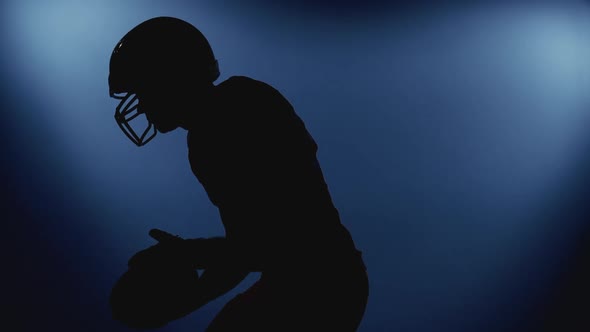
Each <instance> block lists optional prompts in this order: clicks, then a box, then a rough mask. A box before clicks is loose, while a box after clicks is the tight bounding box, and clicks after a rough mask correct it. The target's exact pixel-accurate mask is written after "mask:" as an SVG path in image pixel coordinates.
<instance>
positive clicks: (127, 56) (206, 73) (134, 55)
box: [108, 16, 220, 146]
mask: <svg viewBox="0 0 590 332" xmlns="http://www.w3.org/2000/svg"><path fill="white" fill-rule="evenodd" d="M219 74H220V73H219V65H218V62H217V59H216V58H215V56H214V54H213V50H212V49H211V46H210V44H209V42H208V40H207V39H206V38H205V36H204V35H203V34H202V33H201V32H200V31H199V30H198V29H197V28H196V27H194V26H193V25H191V24H190V23H188V22H186V21H183V20H181V19H178V18H174V17H166V16H161V17H155V18H151V19H149V20H147V21H144V22H142V23H140V24H139V25H137V26H135V27H134V28H133V29H131V30H130V31H129V32H128V33H127V34H125V35H124V36H123V38H121V40H119V42H118V43H117V44H116V46H115V48H114V49H113V52H112V54H111V58H110V63H109V77H108V83H109V94H110V96H111V97H112V98H115V99H118V100H119V104H118V106H117V107H116V110H115V121H116V122H117V124H118V125H119V127H120V128H121V130H122V131H123V133H125V135H126V136H127V137H128V138H129V139H130V140H131V141H132V142H133V143H135V145H137V146H142V145H145V144H147V143H148V142H149V141H151V140H152V139H153V138H154V137H155V136H156V134H157V132H158V129H157V124H156V125H155V124H154V123H153V121H151V120H150V118H149V114H146V115H147V116H146V120H147V125H146V127H145V129H143V130H140V131H136V130H135V129H134V128H133V127H132V126H131V124H130V122H131V121H132V120H134V119H136V118H137V117H138V116H139V115H141V114H145V113H146V112H145V109H144V107H142V102H144V106H148V105H145V103H146V101H145V100H143V99H144V97H143V96H150V97H151V99H152V100H153V99H154V98H153V96H154V95H161V96H162V98H161V99H164V102H162V101H160V102H159V103H158V105H157V107H156V108H158V109H157V110H156V111H157V112H160V113H165V112H166V110H163V109H161V108H162V107H161V106H162V105H163V104H165V101H166V99H171V98H174V97H175V96H178V95H179V94H182V93H184V92H187V91H188V90H187V89H189V90H190V89H194V88H199V87H201V86H206V85H207V84H209V85H210V84H211V83H213V82H214V81H215V80H217V78H218V77H219ZM153 108H154V107H151V108H150V109H151V110H152V111H153ZM152 115H154V114H152ZM165 116H166V114H157V116H154V117H155V118H160V119H161V118H163V117H165Z"/></svg>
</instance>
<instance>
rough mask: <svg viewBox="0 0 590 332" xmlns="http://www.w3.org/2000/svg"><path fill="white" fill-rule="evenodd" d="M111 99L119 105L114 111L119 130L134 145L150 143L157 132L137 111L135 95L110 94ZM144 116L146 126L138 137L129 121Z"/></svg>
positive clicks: (137, 104)
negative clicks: (117, 101) (115, 100)
mask: <svg viewBox="0 0 590 332" xmlns="http://www.w3.org/2000/svg"><path fill="white" fill-rule="evenodd" d="M111 97H112V98H115V99H118V100H120V102H119V105H118V106H117V108H116V110H115V121H116V122H117V124H118V125H119V128H121V131H123V133H124V134H125V136H127V137H128V138H129V139H130V140H131V141H132V142H133V143H135V145H137V146H143V145H145V144H147V143H148V142H149V141H151V140H152V139H153V138H154V137H156V134H157V133H158V131H157V130H156V127H155V126H154V124H153V123H152V122H151V121H150V120H149V119H148V118H147V116H145V113H144V112H142V111H141V110H140V109H139V107H138V106H139V103H138V98H137V95H136V94H135V93H131V92H127V93H114V92H113V93H111ZM142 114H143V115H144V118H145V121H146V122H147V125H146V126H145V129H144V130H143V131H142V134H141V135H138V134H137V132H136V131H135V129H134V128H133V126H132V125H131V121H132V120H134V119H136V118H137V117H138V116H140V115H142Z"/></svg>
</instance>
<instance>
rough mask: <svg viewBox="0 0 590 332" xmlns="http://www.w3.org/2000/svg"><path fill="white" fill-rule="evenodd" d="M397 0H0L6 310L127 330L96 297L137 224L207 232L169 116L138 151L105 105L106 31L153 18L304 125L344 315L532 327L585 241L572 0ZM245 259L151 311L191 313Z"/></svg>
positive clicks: (580, 35)
mask: <svg viewBox="0 0 590 332" xmlns="http://www.w3.org/2000/svg"><path fill="white" fill-rule="evenodd" d="M409 3H410V2H408V3H404V4H398V3H394V2H386V1H364V2H362V4H359V3H357V2H353V1H344V2H341V1H284V2H280V3H279V2H274V1H250V2H248V3H247V4H246V3H245V2H243V1H237V0H234V1H138V0H135V1H114V0H112V1H86V2H80V1H65V0H58V1H51V2H48V1H25V0H18V1H16V0H12V1H11V0H5V1H3V2H2V3H1V5H0V38H1V39H0V42H1V44H0V45H1V47H0V75H1V76H0V77H1V78H2V81H1V84H2V86H1V89H0V98H1V99H0V101H1V113H0V114H1V117H0V120H1V122H0V138H1V142H2V145H1V146H2V150H1V151H0V152H1V153H2V154H1V155H2V164H1V165H2V169H1V171H2V174H1V177H0V180H1V181H2V189H3V192H4V198H3V199H2V200H1V203H0V204H2V205H1V207H2V211H3V216H2V227H3V233H4V234H2V237H3V238H4V239H3V241H2V255H3V257H2V262H3V269H2V278H3V280H5V281H3V282H2V284H3V286H4V287H6V288H5V289H4V290H3V292H2V302H4V304H3V306H2V311H3V316H4V315H6V318H3V319H2V320H3V321H4V323H5V324H8V323H9V322H14V323H15V324H17V325H15V326H17V327H18V329H17V330H19V331H20V330H22V331H33V330H35V331H36V330H39V329H43V330H62V331H66V330H72V331H74V330H76V331H105V330H109V331H126V329H124V328H122V327H120V326H119V325H118V324H116V323H115V322H113V321H112V320H111V318H110V315H109V308H108V302H107V300H108V294H109V292H110V288H111V287H112V285H113V283H114V281H115V280H116V279H117V277H118V276H119V275H120V274H121V273H122V272H123V271H124V269H125V268H126V261H127V259H128V258H129V257H130V256H131V255H132V254H133V253H135V252H136V251H138V250H140V249H143V248H145V247H147V246H149V245H152V244H153V243H154V242H153V240H151V239H150V238H149V237H148V236H147V232H148V230H149V229H150V228H154V227H158V228H162V229H165V230H168V231H169V232H171V233H174V234H179V235H181V236H183V237H202V236H214V235H221V234H223V229H222V226H221V223H220V220H219V217H218V214H217V211H216V210H215V208H214V207H213V206H212V205H211V204H210V202H209V201H208V199H207V196H206V194H205V192H204V190H203V189H202V187H201V186H200V184H199V183H198V181H197V180H196V179H195V178H194V177H193V175H192V173H191V171H190V167H189V164H188V160H187V150H186V141H185V139H186V138H185V134H186V133H185V132H184V131H182V130H178V131H175V132H172V133H169V134H165V135H159V136H158V137H157V138H156V139H155V140H154V141H152V142H151V143H149V144H148V145H147V146H145V147H142V148H137V147H136V146H134V145H133V144H132V143H131V142H130V141H128V140H127V138H125V136H124V135H123V133H121V132H120V130H119V128H118V127H117V125H116V123H115V121H114V119H113V113H114V109H115V106H116V101H115V100H113V99H110V98H109V96H108V86H107V75H108V61H109V56H110V53H111V51H112V49H113V47H114V45H115V44H116V42H117V41H118V40H119V39H120V38H121V37H122V36H123V35H124V34H125V33H126V32H127V31H128V30H130V29H131V28H133V27H134V26H135V25H137V24H139V23H140V22H142V21H144V20H146V19H148V18H151V17H154V16H162V15H166V16H176V17H179V18H181V19H185V20H187V21H189V22H191V23H193V24H194V25H195V26H196V27H198V28H199V29H200V30H201V31H202V32H203V33H204V34H205V35H206V36H207V38H208V39H209V41H210V43H211V45H212V46H213V49H214V51H215V54H216V56H217V58H218V59H219V63H220V69H221V73H222V74H221V77H220V79H219V81H217V82H220V81H222V80H224V79H226V78H228V77H230V76H232V75H246V76H250V77H252V78H255V79H258V80H262V81H265V82H267V83H269V84H271V85H272V86H274V87H275V88H277V89H278V90H279V91H281V92H282V93H283V94H284V95H285V97H287V98H288V99H289V100H290V101H291V103H292V104H293V106H294V107H295V109H296V111H297V112H298V114H299V115H300V116H301V117H302V119H303V120H304V122H305V123H306V125H307V127H308V129H309V130H310V132H311V134H312V135H313V136H314V137H315V139H316V141H317V142H318V144H319V154H318V156H319V159H320V162H321V165H322V167H323V169H324V172H325V176H326V180H327V181H328V184H329V186H330V190H331V193H332V195H333V199H334V201H335V203H336V205H337V207H338V208H339V211H340V213H341V216H342V221H343V223H344V224H345V225H346V226H347V227H348V228H349V230H350V231H351V233H352V234H353V237H354V239H355V241H356V243H357V246H358V247H359V249H361V250H362V251H363V253H364V258H365V261H366V264H367V266H368V269H369V273H370V280H371V284H370V285H371V295H370V300H369V304H368V307H367V312H366V315H365V318H364V320H363V322H362V325H361V328H360V331H367V332H368V331H414V332H422V331H423V332H434V331H456V332H459V331H500V330H501V331H513V330H514V331H517V330H522V329H524V328H526V327H528V326H531V325H532V324H535V323H536V322H537V321H538V318H539V317H540V316H542V314H541V313H545V312H546V311H544V310H546V307H547V305H550V304H555V303H560V302H555V301H552V300H551V299H552V297H551V296H552V294H553V293H554V292H555V290H556V289H559V288H560V287H564V285H566V284H567V283H568V280H570V279H568V278H571V276H572V275H574V272H576V273H579V272H580V270H579V269H576V268H575V266H576V265H575V264H576V263H577V262H578V258H577V257H580V255H582V254H583V253H584V252H585V251H583V250H585V248H583V247H580V246H581V245H583V243H582V242H581V239H582V238H583V237H584V236H585V234H588V223H587V222H586V217H587V216H588V208H587V207H586V205H585V201H584V200H585V198H586V197H587V196H586V193H587V191H588V189H587V186H586V185H588V184H590V181H589V178H590V177H589V175H590V159H589V157H588V151H589V147H590V133H589V132H588V130H587V127H588V125H587V124H588V123H589V122H588V120H590V119H589V117H590V112H589V107H588V106H589V105H588V104H589V98H588V91H589V90H588V88H589V87H588V83H590V80H589V75H590V61H589V60H590V57H589V55H590V47H589V44H588V42H589V41H590V39H589V37H590V30H589V28H590V21H589V19H590V8H588V5H587V4H586V3H584V2H583V1H565V0H561V1H553V2H549V1H547V2H542V1H535V2H532V1H531V2H514V1H512V2H509V1H506V2H497V1H496V2H494V1H489V2H478V3H475V2H467V1H463V2H462V1H455V2H445V3H444V4H440V3H439V2H436V1H418V2H411V3H412V5H410V4H409ZM253 190H254V189H253ZM164 216H166V217H165V218H164ZM572 264H573V265H572ZM572 266H573V267H572ZM572 269H574V270H572ZM571 271H574V272H571ZM256 278H257V274H252V275H251V276H250V277H248V279H247V280H245V281H244V282H243V283H242V284H241V285H240V286H239V287H238V288H236V289H234V290H233V291H232V292H231V293H229V294H227V295H226V296H224V297H223V298H220V299H219V300H217V301H215V302H213V303H210V304H209V305H207V306H206V307H204V308H202V309H201V310H199V311H197V312H195V313H193V314H191V315H190V316H188V317H186V318H184V319H181V320H179V321H176V322H173V323H171V324H169V325H168V326H167V327H165V328H164V329H162V330H163V331H199V330H202V329H203V328H204V327H205V326H206V325H207V324H208V322H209V321H210V320H211V318H212V317H213V316H214V314H215V313H216V311H217V310H219V309H220V308H221V306H222V305H223V304H224V303H225V301H227V300H228V299H229V298H231V297H232V296H233V295H235V294H236V292H238V291H241V290H243V289H245V288H246V287H248V286H249V285H250V284H251V283H252V282H254V281H255V280H256ZM310 300H312V299H310ZM566 308H567V307H566ZM57 327H59V329H58V328H57Z"/></svg>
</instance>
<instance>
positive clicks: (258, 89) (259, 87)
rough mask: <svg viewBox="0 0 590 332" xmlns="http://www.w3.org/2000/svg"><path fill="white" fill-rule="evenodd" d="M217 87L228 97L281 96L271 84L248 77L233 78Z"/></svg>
mask: <svg viewBox="0 0 590 332" xmlns="http://www.w3.org/2000/svg"><path fill="white" fill-rule="evenodd" d="M217 87H218V89H219V91H220V92H221V93H222V94H224V95H228V96H229V95H231V96H244V97H254V96H256V97H260V96H262V95H267V96H273V95H274V96H281V93H280V92H279V91H278V90H277V89H276V88H274V87H273V86H271V85H270V84H268V83H266V82H263V81H260V80H257V79H254V78H251V77H248V76H231V77H229V78H228V79H226V80H225V81H223V82H221V83H220V84H219V85H217Z"/></svg>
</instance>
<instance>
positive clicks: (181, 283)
mask: <svg viewBox="0 0 590 332" xmlns="http://www.w3.org/2000/svg"><path fill="white" fill-rule="evenodd" d="M198 280H199V275H198V273H197V271H196V270H193V269H187V268H178V267H169V266H167V267H163V266H162V267H157V268H156V267H151V268H129V269H128V270H127V271H126V272H125V273H123V275H122V276H121V277H120V278H119V279H118V280H117V281H116V282H115V285H114V286H113V289H112V291H111V294H110V298H109V302H110V306H111V312H112V316H113V318H114V319H115V320H117V321H119V322H121V323H123V324H124V325H126V326H128V327H132V328H141V329H151V328H159V327H162V326H164V325H166V324H167V323H168V322H170V321H173V320H175V319H178V318H181V317H183V316H185V315H187V314H189V313H191V312H192V311H193V310H194V309H195V308H196V307H198V306H195V303H196V302H197V301H196V296H195V295H196V294H197V293H196V292H198Z"/></svg>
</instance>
